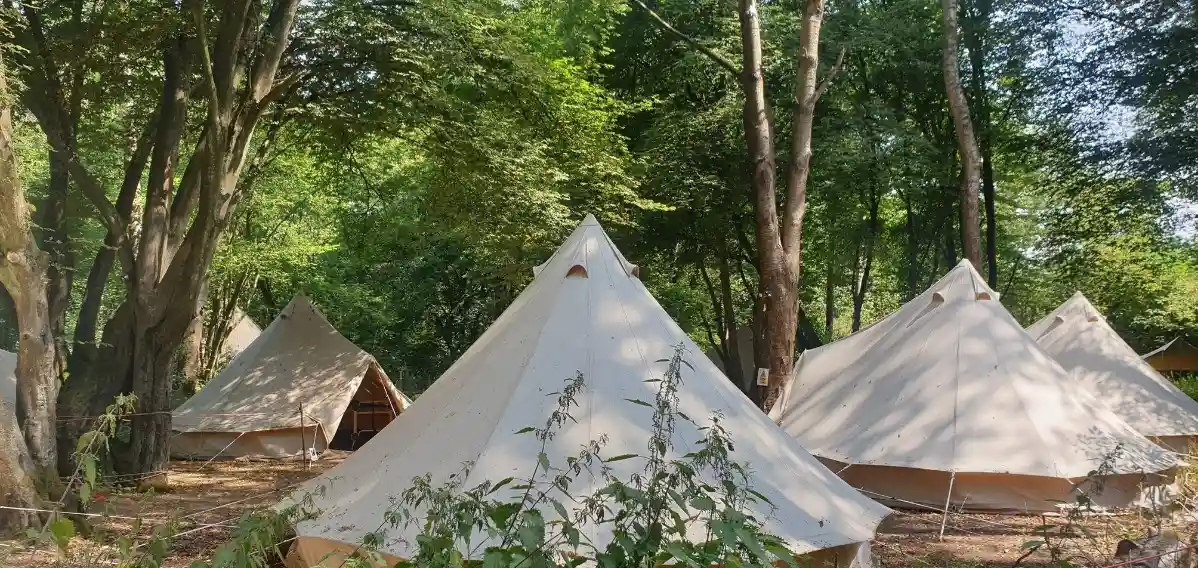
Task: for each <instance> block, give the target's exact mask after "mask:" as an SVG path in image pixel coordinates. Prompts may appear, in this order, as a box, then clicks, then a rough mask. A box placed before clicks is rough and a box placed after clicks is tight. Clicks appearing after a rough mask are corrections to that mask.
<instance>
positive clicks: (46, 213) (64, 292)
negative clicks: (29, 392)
mask: <svg viewBox="0 0 1198 568" xmlns="http://www.w3.org/2000/svg"><path fill="white" fill-rule="evenodd" d="M72 131H73V126H72ZM71 143H72V144H73V143H74V141H73V140H72V141H71ZM49 181H50V183H49V191H48V193H47V196H46V203H45V206H44V207H43V209H42V211H41V213H42V215H41V218H40V220H39V225H41V227H42V231H43V233H42V242H43V249H44V250H45V252H46V254H47V255H48V259H49V263H48V266H47V269H46V279H47V283H46V297H47V302H48V304H49V319H50V333H51V335H52V337H53V340H54V345H55V349H54V352H55V361H54V370H53V372H54V374H55V375H57V376H59V377H61V376H63V372H64V371H65V370H66V363H67V362H66V356H67V354H68V353H69V350H68V348H67V338H66V327H67V310H68V309H69V308H70V307H71V281H72V280H73V278H72V275H73V274H74V270H73V268H74V266H75V259H74V257H73V255H72V254H71V246H70V240H69V228H68V227H67V196H68V195H69V193H70V173H69V172H68V171H67V164H66V160H65V159H64V158H63V156H62V155H61V154H59V153H58V152H54V151H51V152H50V180H49Z"/></svg>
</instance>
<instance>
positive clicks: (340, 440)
mask: <svg viewBox="0 0 1198 568" xmlns="http://www.w3.org/2000/svg"><path fill="white" fill-rule="evenodd" d="M385 380H387V379H386V378H385V377H384V376H383V375H382V373H379V371H378V369H377V368H376V367H375V366H373V365H371V366H370V368H369V369H368V370H367V371H366V376H364V377H362V382H361V384H359V385H358V392H356V393H354V398H353V400H351V401H350V403H349V407H348V408H346V409H345V414H344V415H343V416H342V417H341V424H339V425H338V426H337V433H336V434H335V435H334V436H333V441H332V443H330V444H329V448H330V449H334V450H345V451H353V450H356V449H358V448H360V447H362V444H365V443H366V442H367V441H369V440H370V439H371V438H373V437H374V435H375V434H377V433H379V432H381V431H382V430H383V428H385V427H386V426H387V425H388V424H390V423H391V421H392V420H394V419H395V416H396V415H397V414H398V412H397V407H396V402H395V401H393V400H391V397H390V396H388V392H387V389H386V388H384V387H383V381H385Z"/></svg>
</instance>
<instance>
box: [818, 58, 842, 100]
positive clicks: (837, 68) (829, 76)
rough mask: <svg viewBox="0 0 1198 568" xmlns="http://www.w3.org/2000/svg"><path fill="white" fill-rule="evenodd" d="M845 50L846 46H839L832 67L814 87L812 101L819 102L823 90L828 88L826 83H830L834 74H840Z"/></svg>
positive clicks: (834, 76)
mask: <svg viewBox="0 0 1198 568" xmlns="http://www.w3.org/2000/svg"><path fill="white" fill-rule="evenodd" d="M847 51H848V48H846V47H842V48H840V55H837V56H836V63H835V64H834V65H832V69H831V70H829V71H828V74H827V75H824V78H823V79H822V80H821V81H820V82H819V85H818V86H816V87H815V95H813V98H814V100H813V101H812V103H817V102H819V98H820V97H822V96H824V91H826V90H828V85H830V84H832V80H833V79H835V78H836V75H838V74H840V69H841V68H842V67H843V66H844V56H845V53H846V52H847Z"/></svg>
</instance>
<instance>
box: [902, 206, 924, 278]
mask: <svg viewBox="0 0 1198 568" xmlns="http://www.w3.org/2000/svg"><path fill="white" fill-rule="evenodd" d="M903 206H904V208H905V209H906V216H905V217H904V229H906V232H907V242H906V247H905V248H906V252H907V266H906V270H904V271H903V273H904V274H905V275H906V277H907V290H906V293H905V294H904V296H903V301H904V302H908V301H910V300H911V299H912V298H914V297H915V296H917V295H919V268H920V266H919V231H918V230H917V229H916V226H915V208H914V206H913V205H912V203H911V194H910V192H909V191H908V192H906V193H904V194H903Z"/></svg>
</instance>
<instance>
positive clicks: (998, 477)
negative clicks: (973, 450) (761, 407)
mask: <svg viewBox="0 0 1198 568" xmlns="http://www.w3.org/2000/svg"><path fill="white" fill-rule="evenodd" d="M819 459H820V461H821V462H823V463H824V465H826V466H828V468H829V469H831V470H832V471H834V472H837V475H839V476H840V478H841V479H843V480H845V482H847V483H848V484H849V485H852V486H853V487H855V488H857V490H859V491H861V492H862V493H864V494H865V495H866V496H867V497H871V498H873V499H874V500H875V501H878V502H880V503H882V504H884V505H887V506H889V507H893V508H900V509H920V510H925V511H927V510H934V511H943V510H944V508H945V505H946V504H947V505H948V506H949V508H951V509H952V510H954V511H964V512H987V513H1011V514H1021V513H1022V514H1035V513H1050V512H1058V511H1062V510H1063V509H1067V508H1068V507H1069V506H1071V505H1076V504H1078V499H1079V497H1080V495H1081V494H1080V493H1079V491H1078V487H1076V485H1077V484H1078V483H1082V486H1081V489H1083V490H1085V492H1086V494H1087V495H1088V496H1089V498H1090V499H1091V500H1092V502H1093V504H1094V505H1095V506H1097V507H1101V508H1107V509H1121V508H1130V507H1140V506H1151V504H1152V503H1154V502H1159V501H1160V496H1159V495H1160V493H1161V491H1164V490H1166V489H1167V486H1168V485H1169V484H1171V483H1173V479H1174V472H1173V471H1166V472H1161V473H1145V474H1126V475H1109V476H1101V477H1097V478H1094V479H1092V480H1083V479H1066V478H1054V477H1042V476H1034V475H1017V474H1003V473H964V472H962V473H957V474H956V475H955V476H954V474H952V473H951V472H947V471H935V470H928V469H918V468H910V467H898V466H878V465H851V466H849V465H847V464H844V463H841V462H838V461H835V460H830V459H826V458H819ZM950 486H951V494H950V493H949V488H950Z"/></svg>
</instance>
